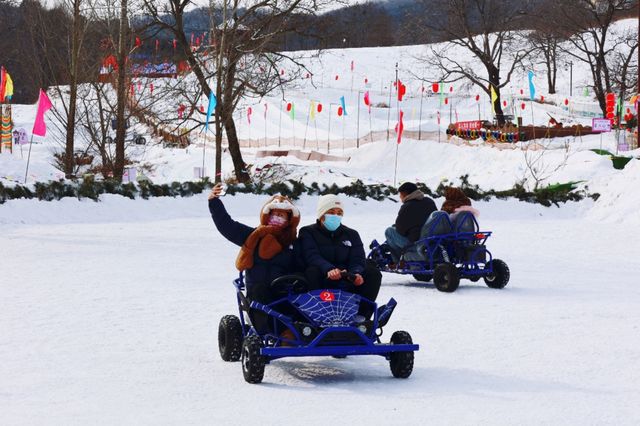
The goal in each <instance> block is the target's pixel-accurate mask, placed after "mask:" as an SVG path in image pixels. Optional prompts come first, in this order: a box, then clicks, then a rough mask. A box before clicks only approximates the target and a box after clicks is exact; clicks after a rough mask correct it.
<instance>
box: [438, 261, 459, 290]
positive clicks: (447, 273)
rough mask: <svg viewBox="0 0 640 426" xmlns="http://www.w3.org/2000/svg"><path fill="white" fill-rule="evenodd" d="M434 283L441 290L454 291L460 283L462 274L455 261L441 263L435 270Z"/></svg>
mask: <svg viewBox="0 0 640 426" xmlns="http://www.w3.org/2000/svg"><path fill="white" fill-rule="evenodd" d="M433 283H434V284H435V285H436V288H437V289H438V290H439V291H443V292H445V293H453V292H454V291H456V290H457V289H458V286H459V285H460V275H459V274H458V269H457V268H456V265H454V264H453V263H441V264H439V265H437V266H436V267H435V269H434V270H433Z"/></svg>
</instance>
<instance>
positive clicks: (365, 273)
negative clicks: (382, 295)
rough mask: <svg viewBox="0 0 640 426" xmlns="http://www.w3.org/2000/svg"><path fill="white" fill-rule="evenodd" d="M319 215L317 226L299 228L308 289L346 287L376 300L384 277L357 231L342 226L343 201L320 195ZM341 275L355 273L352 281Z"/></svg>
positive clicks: (331, 196)
mask: <svg viewBox="0 0 640 426" xmlns="http://www.w3.org/2000/svg"><path fill="white" fill-rule="evenodd" d="M316 213H317V216H318V220H317V221H316V223H314V224H313V225H308V226H305V227H303V228H301V229H300V242H301V246H302V252H303V256H304V260H305V263H306V265H307V269H306V273H305V275H306V277H307V280H308V281H309V286H310V287H311V288H312V289H321V288H344V289H345V290H347V291H351V292H353V293H357V294H360V295H361V296H364V297H366V298H367V299H369V300H371V301H375V300H376V297H377V296H378V292H379V291H380V283H381V281H382V274H380V271H378V269H376V268H375V267H374V266H371V265H368V264H367V261H366V257H365V253H364V247H363V245H362V240H361V239H360V235H359V234H358V232H357V231H356V230H354V229H351V228H348V227H346V226H345V225H343V224H342V216H343V214H344V209H343V204H342V201H341V200H340V198H339V197H338V196H336V195H331V194H329V195H323V196H321V197H320V199H319V200H318V208H317V211H316ZM342 272H348V273H350V274H353V275H354V279H353V281H352V282H346V281H344V280H343V279H342V276H341V274H342ZM361 313H362V314H363V315H365V316H368V315H370V314H371V312H361Z"/></svg>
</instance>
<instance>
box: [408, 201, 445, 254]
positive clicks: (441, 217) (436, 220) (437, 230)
mask: <svg viewBox="0 0 640 426" xmlns="http://www.w3.org/2000/svg"><path fill="white" fill-rule="evenodd" d="M452 232H453V225H452V223H451V220H450V219H449V215H448V214H447V213H446V212H443V211H439V210H437V211H435V212H433V213H431V215H429V218H428V219H427V221H426V222H425V223H424V225H422V229H421V230H420V238H419V239H418V241H417V242H416V243H415V244H414V245H412V246H411V248H410V249H409V250H407V251H406V252H405V255H404V258H405V260H409V261H417V262H419V261H424V260H425V258H424V248H425V247H424V240H425V239H426V238H429V237H435V236H438V235H445V234H450V233H452Z"/></svg>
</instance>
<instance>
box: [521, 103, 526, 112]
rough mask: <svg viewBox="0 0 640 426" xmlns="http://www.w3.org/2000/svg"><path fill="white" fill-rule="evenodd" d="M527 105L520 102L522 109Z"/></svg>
mask: <svg viewBox="0 0 640 426" xmlns="http://www.w3.org/2000/svg"><path fill="white" fill-rule="evenodd" d="M525 106H526V105H525V104H524V102H523V103H521V104H520V108H522V110H524V107H525Z"/></svg>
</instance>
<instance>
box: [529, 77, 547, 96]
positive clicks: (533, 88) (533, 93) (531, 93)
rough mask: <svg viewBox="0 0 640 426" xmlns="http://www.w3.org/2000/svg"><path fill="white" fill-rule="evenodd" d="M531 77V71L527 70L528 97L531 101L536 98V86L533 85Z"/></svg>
mask: <svg viewBox="0 0 640 426" xmlns="http://www.w3.org/2000/svg"><path fill="white" fill-rule="evenodd" d="M533 77H534V74H533V71H531V70H529V97H530V99H531V100H534V99H535V98H536V86H534V85H533ZM541 98H542V96H541ZM543 99H544V98H543Z"/></svg>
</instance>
